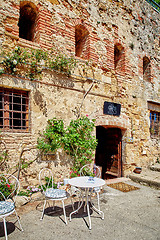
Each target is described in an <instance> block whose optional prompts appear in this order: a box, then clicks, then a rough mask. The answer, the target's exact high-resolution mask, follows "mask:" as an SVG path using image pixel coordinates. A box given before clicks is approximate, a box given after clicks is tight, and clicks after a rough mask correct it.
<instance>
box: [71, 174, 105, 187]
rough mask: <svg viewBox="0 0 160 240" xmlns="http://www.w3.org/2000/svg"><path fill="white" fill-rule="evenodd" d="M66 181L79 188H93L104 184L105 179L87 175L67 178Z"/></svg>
mask: <svg viewBox="0 0 160 240" xmlns="http://www.w3.org/2000/svg"><path fill="white" fill-rule="evenodd" d="M92 180H93V181H92ZM68 183H69V184H70V185H72V186H75V187H79V188H95V187H101V186H103V185H104V184H105V181H104V180H103V179H101V178H97V177H94V178H92V179H90V177H89V176H82V177H75V178H71V179H69V181H68Z"/></svg>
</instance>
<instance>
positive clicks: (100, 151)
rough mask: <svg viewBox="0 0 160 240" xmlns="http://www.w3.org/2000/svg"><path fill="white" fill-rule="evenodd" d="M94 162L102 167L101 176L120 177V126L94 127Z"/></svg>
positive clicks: (106, 177)
mask: <svg viewBox="0 0 160 240" xmlns="http://www.w3.org/2000/svg"><path fill="white" fill-rule="evenodd" d="M96 138H97V139H98V145H97V148H96V156H95V164H96V165H97V166H100V167H101V168H102V178H103V179H110V178H117V177H122V153H121V152H122V133H121V129H120V128H105V127H102V126H97V127H96Z"/></svg>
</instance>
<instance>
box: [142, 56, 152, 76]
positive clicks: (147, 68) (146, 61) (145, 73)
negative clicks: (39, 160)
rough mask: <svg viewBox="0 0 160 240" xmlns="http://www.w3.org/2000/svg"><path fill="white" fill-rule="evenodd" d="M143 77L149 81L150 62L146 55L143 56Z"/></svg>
mask: <svg viewBox="0 0 160 240" xmlns="http://www.w3.org/2000/svg"><path fill="white" fill-rule="evenodd" d="M143 79H144V80H145V81H151V63H150V60H149V58H148V57H146V56H145V57H144V58H143Z"/></svg>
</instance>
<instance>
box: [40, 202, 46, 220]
mask: <svg viewBox="0 0 160 240" xmlns="http://www.w3.org/2000/svg"><path fill="white" fill-rule="evenodd" d="M45 206H46V199H45V201H44V205H43V212H42V216H41V218H40V220H43V216H44V209H45Z"/></svg>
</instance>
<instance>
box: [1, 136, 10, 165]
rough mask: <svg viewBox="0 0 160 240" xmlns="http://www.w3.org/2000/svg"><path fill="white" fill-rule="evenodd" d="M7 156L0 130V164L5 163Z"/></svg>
mask: <svg viewBox="0 0 160 240" xmlns="http://www.w3.org/2000/svg"><path fill="white" fill-rule="evenodd" d="M3 145H4V148H2V146H3ZM7 157H8V153H7V150H6V148H5V144H3V142H2V136H1V132H0V166H1V165H3V163H5V162H6V161H7V160H8V158H7Z"/></svg>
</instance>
